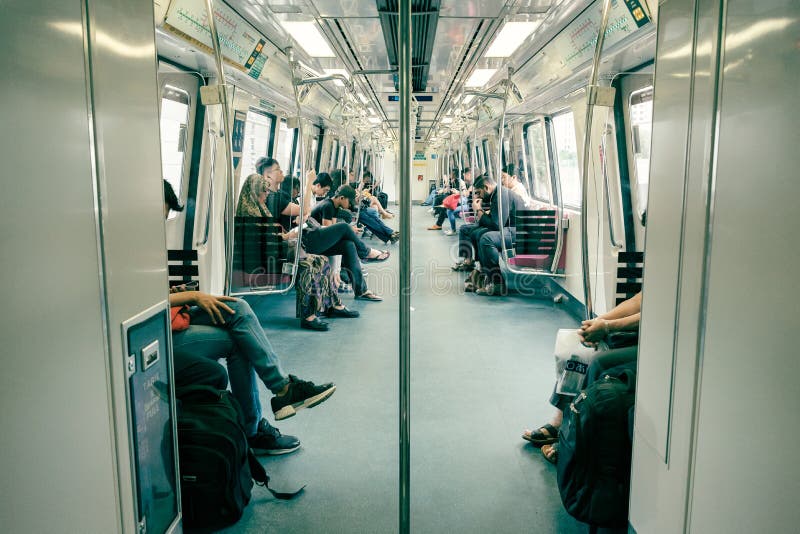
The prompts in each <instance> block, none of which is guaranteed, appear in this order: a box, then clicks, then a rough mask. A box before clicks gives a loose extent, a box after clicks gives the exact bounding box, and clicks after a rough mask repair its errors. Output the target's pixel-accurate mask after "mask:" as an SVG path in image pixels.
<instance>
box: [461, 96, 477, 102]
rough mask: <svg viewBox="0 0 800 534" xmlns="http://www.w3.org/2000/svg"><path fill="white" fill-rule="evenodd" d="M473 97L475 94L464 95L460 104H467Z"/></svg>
mask: <svg viewBox="0 0 800 534" xmlns="http://www.w3.org/2000/svg"><path fill="white" fill-rule="evenodd" d="M473 98H475V95H467V96H465V97H464V102H462V104H469V103H470V102H472V99H473Z"/></svg>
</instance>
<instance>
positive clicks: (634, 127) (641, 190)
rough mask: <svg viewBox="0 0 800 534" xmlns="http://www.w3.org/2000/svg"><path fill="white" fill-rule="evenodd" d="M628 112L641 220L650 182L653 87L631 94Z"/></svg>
mask: <svg viewBox="0 0 800 534" xmlns="http://www.w3.org/2000/svg"><path fill="white" fill-rule="evenodd" d="M628 112H629V113H630V125H631V150H632V151H633V159H634V163H635V164H634V169H635V172H636V211H637V212H638V214H639V217H640V218H641V216H642V214H643V213H644V211H645V209H646V208H647V188H648V184H649V182H650V134H651V132H652V125H653V87H652V86H651V87H645V88H644V89H640V90H639V91H634V92H633V93H631V97H630V101H629V106H628Z"/></svg>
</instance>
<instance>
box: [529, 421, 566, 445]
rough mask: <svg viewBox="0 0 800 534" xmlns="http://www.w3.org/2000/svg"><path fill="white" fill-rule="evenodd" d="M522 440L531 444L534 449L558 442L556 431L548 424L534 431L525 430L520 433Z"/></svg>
mask: <svg viewBox="0 0 800 534" xmlns="http://www.w3.org/2000/svg"><path fill="white" fill-rule="evenodd" d="M522 439H524V440H525V441H528V442H530V443H533V446H534V447H541V446H542V445H550V444H551V443H555V442H557V441H558V429H557V428H556V427H554V426H553V425H551V424H550V423H548V424H546V425H542V426H540V427H539V428H538V429H536V430H528V429H527V428H526V429H525V431H524V432H523V433H522Z"/></svg>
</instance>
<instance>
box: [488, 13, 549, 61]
mask: <svg viewBox="0 0 800 534" xmlns="http://www.w3.org/2000/svg"><path fill="white" fill-rule="evenodd" d="M540 24H541V21H530V22H506V24H505V26H503V29H502V30H500V33H499V34H497V37H495V39H494V42H493V43H492V44H491V46H490V47H489V50H487V51H486V53H485V54H484V55H483V57H510V56H511V55H512V54H513V53H514V52H515V51H516V50H517V48H519V47H520V46H521V45H522V43H524V42H525V40H526V39H527V38H528V37H530V35H531V34H532V33H533V32H534V30H535V29H536V28H538V27H539V25H540Z"/></svg>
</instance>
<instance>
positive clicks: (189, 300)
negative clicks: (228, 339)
mask: <svg viewBox="0 0 800 534" xmlns="http://www.w3.org/2000/svg"><path fill="white" fill-rule="evenodd" d="M235 300H236V299H235V298H233V297H224V296H220V297H217V296H215V295H209V294H208V293H203V292H201V291H181V292H178V293H170V294H169V305H170V306H197V307H198V308H200V309H202V310H203V311H205V312H206V313H207V314H208V315H209V316H210V317H211V322H213V323H214V324H225V317H224V316H223V315H222V311H226V312H228V313H230V314H231V315H233V314H235V313H236V312H235V311H233V310H232V309H231V308H230V307H229V306H228V305H227V304H225V303H226V302H233V301H235Z"/></svg>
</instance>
